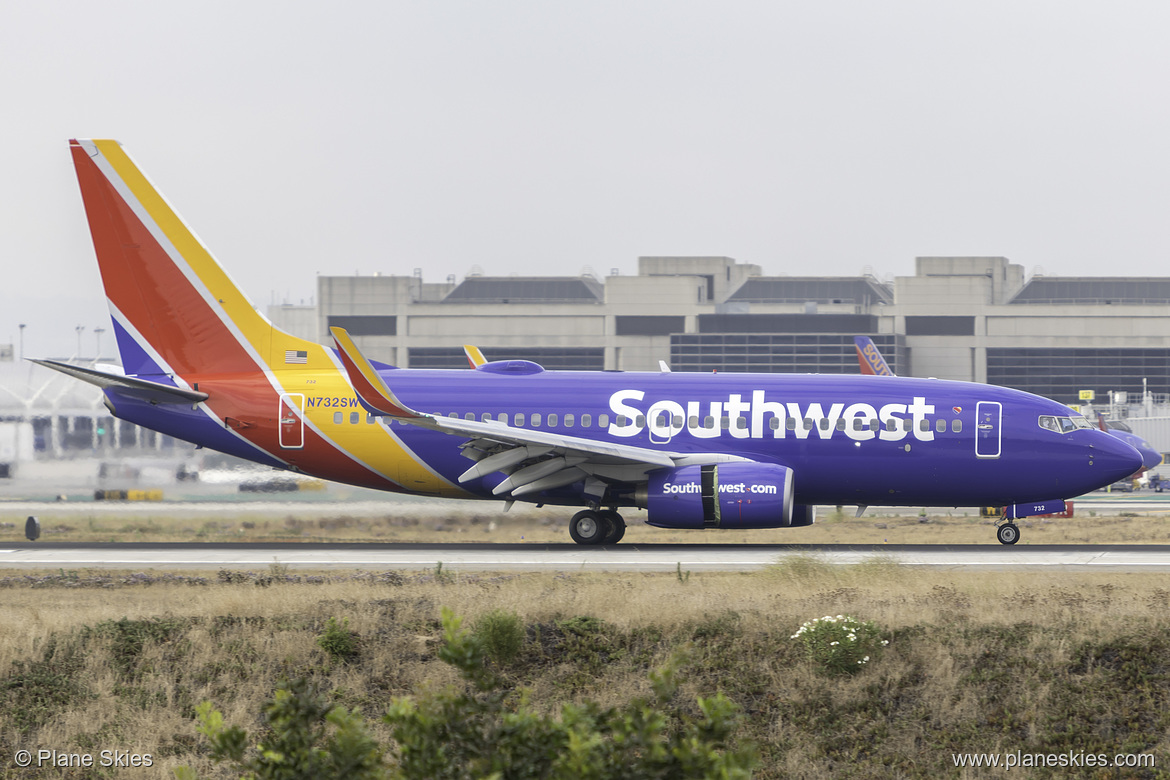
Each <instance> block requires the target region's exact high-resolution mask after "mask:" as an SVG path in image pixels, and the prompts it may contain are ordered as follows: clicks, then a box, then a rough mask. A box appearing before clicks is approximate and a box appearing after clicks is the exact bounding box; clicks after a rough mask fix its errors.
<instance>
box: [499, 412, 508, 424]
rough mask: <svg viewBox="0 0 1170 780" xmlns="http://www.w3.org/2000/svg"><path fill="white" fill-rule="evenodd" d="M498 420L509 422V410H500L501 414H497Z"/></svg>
mask: <svg viewBox="0 0 1170 780" xmlns="http://www.w3.org/2000/svg"><path fill="white" fill-rule="evenodd" d="M496 420H497V421H498V422H502V423H505V424H507V422H508V413H507V412H500V413H499V414H497V415H496Z"/></svg>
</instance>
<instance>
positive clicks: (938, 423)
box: [934, 420, 947, 433]
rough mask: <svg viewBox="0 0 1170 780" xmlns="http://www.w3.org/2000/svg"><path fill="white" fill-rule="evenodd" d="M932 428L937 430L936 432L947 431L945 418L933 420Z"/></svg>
mask: <svg viewBox="0 0 1170 780" xmlns="http://www.w3.org/2000/svg"><path fill="white" fill-rule="evenodd" d="M934 430H935V431H937V432H938V433H946V432H947V421H946V420H935V421H934Z"/></svg>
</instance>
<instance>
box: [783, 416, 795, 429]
mask: <svg viewBox="0 0 1170 780" xmlns="http://www.w3.org/2000/svg"><path fill="white" fill-rule="evenodd" d="M784 427H785V428H787V429H788V430H790V431H795V430H796V418H795V417H789V418H788V419H786V420H785V421H784Z"/></svg>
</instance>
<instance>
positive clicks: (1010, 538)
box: [995, 520, 1020, 544]
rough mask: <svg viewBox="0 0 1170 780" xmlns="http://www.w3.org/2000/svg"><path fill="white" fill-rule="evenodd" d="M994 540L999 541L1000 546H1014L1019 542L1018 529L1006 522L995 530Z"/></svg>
mask: <svg viewBox="0 0 1170 780" xmlns="http://www.w3.org/2000/svg"><path fill="white" fill-rule="evenodd" d="M995 538H997V539H999V543H1000V544H1015V543H1016V542H1018V541H1020V527H1019V526H1018V525H1016V524H1015V523H1013V522H1012V521H1011V520H1008V521H1007V522H1006V523H1004V524H1003V525H1001V526H999V527H998V528H996V529H995Z"/></svg>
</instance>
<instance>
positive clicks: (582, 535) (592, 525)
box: [569, 509, 626, 544]
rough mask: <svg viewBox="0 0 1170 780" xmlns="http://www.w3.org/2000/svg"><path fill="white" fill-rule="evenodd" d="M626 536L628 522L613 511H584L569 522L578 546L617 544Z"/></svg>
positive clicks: (570, 530)
mask: <svg viewBox="0 0 1170 780" xmlns="http://www.w3.org/2000/svg"><path fill="white" fill-rule="evenodd" d="M625 535H626V521H625V520H623V519H622V516H621V515H619V514H618V513H617V511H616V510H613V509H604V510H601V509H584V510H582V511H580V512H578V513H577V514H575V515H573V518H572V519H571V520H570V521H569V536H571V537H573V541H574V542H576V543H577V544H617V543H618V542H619V541H621V538H622V537H623V536H625Z"/></svg>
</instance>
